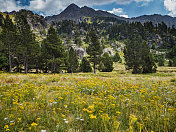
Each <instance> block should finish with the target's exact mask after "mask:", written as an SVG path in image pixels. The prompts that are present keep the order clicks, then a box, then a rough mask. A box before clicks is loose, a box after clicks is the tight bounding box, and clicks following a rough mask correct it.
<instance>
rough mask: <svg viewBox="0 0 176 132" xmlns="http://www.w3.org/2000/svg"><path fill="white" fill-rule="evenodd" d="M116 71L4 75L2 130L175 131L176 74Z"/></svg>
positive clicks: (0, 78) (0, 99)
mask: <svg viewBox="0 0 176 132" xmlns="http://www.w3.org/2000/svg"><path fill="white" fill-rule="evenodd" d="M116 66H118V67H116V68H115V71H113V72H112V73H100V72H98V73H97V74H93V73H75V74H19V73H0V131H2V132H3V131H37V132H40V131H41V130H47V132H53V131H57V132H62V131H63V132H90V131H93V132H98V131H101V132H113V131H114V132H115V131H136V132H137V131H146V132H147V131H148V132H151V131H161V132H162V131H173V132H174V131H176V127H175V126H176V120H175V119H176V102H175V100H176V83H175V82H176V81H175V80H176V74H175V73H174V72H171V73H165V72H158V73H154V74H144V75H143V74H137V75H132V74H130V73H129V72H126V71H125V68H124V66H123V65H122V64H116ZM121 72H123V73H121Z"/></svg>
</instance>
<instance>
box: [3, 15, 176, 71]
mask: <svg viewBox="0 0 176 132" xmlns="http://www.w3.org/2000/svg"><path fill="white" fill-rule="evenodd" d="M109 19H110V18H109ZM64 23H65V21H63V22H60V24H62V25H63V26H60V29H59V30H58V29H57V26H58V24H59V23H57V24H52V25H51V26H50V28H49V29H48V32H47V35H46V38H45V39H44V40H43V41H42V42H41V43H39V42H38V41H36V36H35V34H34V33H33V32H32V30H31V28H30V25H29V24H28V21H27V16H26V14H25V13H16V15H15V19H14V20H12V19H10V17H9V15H6V17H4V18H3V19H2V20H0V24H1V25H0V27H1V32H0V47H1V48H0V70H3V71H8V72H12V71H13V72H24V73H28V72H31V71H32V72H34V71H35V72H36V73H38V72H43V73H60V72H62V71H63V70H64V71H67V72H68V73H74V72H92V70H93V71H94V73H96V69H98V70H99V71H102V72H111V71H112V70H113V62H117V61H121V58H120V56H119V54H118V52H116V54H115V55H114V57H111V56H110V55H109V54H108V53H104V54H103V48H104V47H105V45H104V44H106V43H107V42H106V41H107V40H106V39H107V38H106V39H102V37H101V36H104V35H107V33H108V34H109V38H108V39H111V40H117V41H121V39H122V40H123V42H124V43H125V48H124V51H123V52H124V59H125V65H126V69H128V70H130V69H131V70H132V72H133V73H152V72H156V68H157V66H156V61H157V60H156V58H155V57H154V56H153V54H151V52H150V47H149V44H148V38H149V37H150V35H151V34H154V32H157V33H158V34H160V35H161V36H162V35H163V36H165V35H166V33H168V34H169V35H170V36H169V37H168V38H170V39H168V38H166V39H165V41H167V42H168V41H169V42H168V43H165V45H162V46H165V47H169V45H170V47H172V49H171V50H168V51H169V52H167V57H168V58H170V60H171V61H172V62H171V63H172V65H173V64H174V63H175V61H174V60H175V59H174V56H175V53H176V52H175V49H176V48H175V47H176V46H175V41H174V40H175V37H174V34H175V33H176V30H175V28H174V26H173V27H172V28H168V27H167V26H166V25H165V24H164V23H161V24H159V25H158V27H154V26H153V25H152V23H151V22H147V23H144V24H143V25H142V24H141V23H138V22H137V23H125V22H119V21H118V23H117V24H114V25H111V27H109V25H108V27H106V28H107V29H103V26H100V28H98V27H97V26H99V24H97V23H93V24H92V25H89V24H85V23H80V24H79V25H77V26H78V27H79V26H85V27H87V28H89V31H88V33H87V35H86V39H85V41H86V43H88V47H87V49H86V52H87V54H88V56H87V57H84V58H83V59H82V60H79V59H78V57H77V54H76V52H75V50H74V49H73V47H71V46H68V47H66V46H65V45H64V44H63V38H62V37H63V36H61V35H62V32H65V31H66V32H68V33H70V32H71V30H70V28H68V27H67V26H66V25H69V23H70V22H69V21H67V22H66V24H64ZM73 25H75V24H74V23H72V22H71V23H70V27H71V28H73V29H74V26H73ZM100 25H101V24H100ZM105 25H107V23H106V24H105ZM55 27H56V28H55ZM65 29H69V30H70V31H67V30H65ZM90 29H91V30H90ZM75 34H76V35H75V43H76V44H77V45H79V43H81V39H80V31H79V30H78V31H76V33H75ZM72 35H73V34H71V36H72ZM163 36H162V37H163ZM100 38H101V41H100ZM163 38H164V37H163ZM67 41H68V42H69V41H70V39H69V37H68V39H67ZM170 43H171V44H170ZM169 49H170V48H169ZM160 57H161V58H162V56H160ZM158 58H159V57H158ZM158 61H159V62H161V63H162V61H160V60H158ZM34 69H35V70H34Z"/></svg>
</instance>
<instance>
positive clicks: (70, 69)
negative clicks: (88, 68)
mask: <svg viewBox="0 0 176 132" xmlns="http://www.w3.org/2000/svg"><path fill="white" fill-rule="evenodd" d="M70 70H71V73H73V66H72V64H71V69H70Z"/></svg>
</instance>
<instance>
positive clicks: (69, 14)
mask: <svg viewBox="0 0 176 132" xmlns="http://www.w3.org/2000/svg"><path fill="white" fill-rule="evenodd" d="M84 17H112V18H116V19H118V20H123V21H128V22H141V23H144V22H148V21H151V22H152V23H153V24H154V25H156V24H158V23H161V22H164V23H166V24H167V26H169V27H171V26H172V25H176V18H175V17H171V16H168V15H164V16H162V15H159V14H154V15H143V16H139V17H133V18H124V17H119V16H116V15H114V14H111V13H109V12H107V11H102V10H94V9H92V8H90V7H87V6H84V7H81V8H80V7H79V6H77V5H75V4H71V5H69V6H68V7H67V8H66V9H65V10H64V11H63V12H61V13H60V14H58V15H54V16H48V17H46V18H45V19H46V20H47V22H49V23H51V22H52V21H53V22H59V21H62V20H74V21H80V20H83V18H84Z"/></svg>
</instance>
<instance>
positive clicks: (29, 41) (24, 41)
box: [16, 10, 40, 73]
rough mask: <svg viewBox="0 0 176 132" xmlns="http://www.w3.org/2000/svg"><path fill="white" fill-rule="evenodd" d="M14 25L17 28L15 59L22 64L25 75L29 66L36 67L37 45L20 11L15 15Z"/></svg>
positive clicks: (24, 16) (23, 14) (24, 15)
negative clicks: (15, 24)
mask: <svg viewBox="0 0 176 132" xmlns="http://www.w3.org/2000/svg"><path fill="white" fill-rule="evenodd" d="M16 23H17V27H18V38H19V39H18V45H17V48H18V50H17V51H16V52H17V58H18V61H19V63H21V64H24V68H25V73H28V71H29V69H30V68H33V67H30V66H31V65H34V67H37V66H36V65H35V64H36V63H37V58H38V53H39V48H40V47H39V44H38V43H37V42H36V41H35V35H34V34H33V33H32V31H31V29H30V25H29V24H28V21H27V19H26V14H25V13H24V12H23V10H21V11H20V12H19V13H17V14H16Z"/></svg>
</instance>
